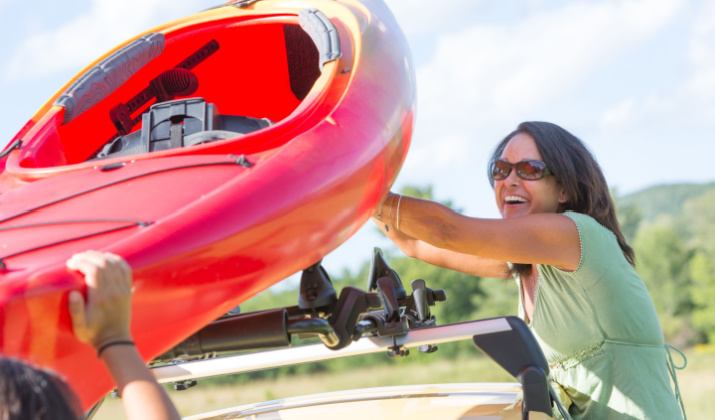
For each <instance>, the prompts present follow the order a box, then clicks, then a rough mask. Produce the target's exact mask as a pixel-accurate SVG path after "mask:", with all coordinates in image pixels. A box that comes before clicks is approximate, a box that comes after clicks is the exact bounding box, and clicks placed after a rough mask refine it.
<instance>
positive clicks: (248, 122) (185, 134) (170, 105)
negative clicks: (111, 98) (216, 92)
mask: <svg viewBox="0 0 715 420" xmlns="http://www.w3.org/2000/svg"><path fill="white" fill-rule="evenodd" d="M272 124H273V122H272V121H270V120H269V119H267V118H252V117H244V116H240V115H221V114H219V112H218V108H217V107H216V105H215V104H212V103H206V100H205V99H204V98H185V99H178V100H174V101H168V102H162V103H157V104H154V105H152V106H151V108H150V109H149V112H146V113H144V114H143V115H142V128H141V130H137V131H135V132H133V133H131V134H128V135H125V136H120V137H118V138H116V139H115V140H114V141H112V142H110V143H108V144H107V145H105V146H104V147H103V148H102V150H101V151H100V152H99V153H98V154H97V156H96V158H95V159H107V158H113V157H120V156H128V155H134V154H139V153H147V152H155V151H160V150H169V149H175V148H179V147H189V146H195V145H199V144H203V143H208V142H212V141H216V140H224V139H230V138H235V137H238V136H242V135H244V134H248V133H251V132H254V131H257V130H260V129H262V128H266V127H269V126H270V125H272ZM90 160H94V159H90Z"/></svg>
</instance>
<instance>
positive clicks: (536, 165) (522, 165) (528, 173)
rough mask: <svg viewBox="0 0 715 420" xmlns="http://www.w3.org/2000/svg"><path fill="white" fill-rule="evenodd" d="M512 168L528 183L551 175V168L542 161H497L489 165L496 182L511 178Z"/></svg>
mask: <svg viewBox="0 0 715 420" xmlns="http://www.w3.org/2000/svg"><path fill="white" fill-rule="evenodd" d="M512 168H516V175H517V176H518V177H519V178H521V179H525V180H527V181H536V180H538V179H541V178H543V177H545V176H546V175H551V171H550V170H549V168H547V167H546V164H545V163H544V162H542V161H540V160H522V161H521V162H516V163H510V162H507V161H504V160H495V161H494V162H492V163H491V164H490V165H489V176H490V177H491V178H492V179H493V180H494V181H501V180H503V179H506V177H508V176H509V174H510V173H511V170H512Z"/></svg>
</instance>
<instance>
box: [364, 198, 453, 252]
mask: <svg viewBox="0 0 715 420" xmlns="http://www.w3.org/2000/svg"><path fill="white" fill-rule="evenodd" d="M380 215H381V216H382V217H381V221H382V222H383V223H384V225H387V226H388V229H385V228H384V227H383V226H380V225H379V224H378V226H380V228H381V229H382V230H383V231H386V230H387V232H386V234H387V236H388V237H389V238H390V239H391V240H392V241H393V242H395V244H396V245H398V247H400V249H402V246H400V243H398V242H404V243H405V245H404V246H406V247H407V246H413V247H414V245H415V242H416V241H420V242H424V243H427V244H430V245H432V246H435V247H437V248H443V249H450V250H453V251H455V249H453V247H451V245H450V244H451V242H452V238H453V237H455V236H456V235H457V233H458V230H459V229H458V225H457V221H456V220H454V219H455V218H457V217H458V216H459V214H458V213H456V212H454V211H453V210H452V209H450V208H449V207H447V206H444V205H442V204H439V203H436V202H433V201H429V200H422V199H419V198H414V197H409V196H402V195H399V194H392V193H390V195H388V196H387V197H386V198H385V200H384V201H383V202H382V205H381V206H380V208H379V209H378V216H380ZM406 238H410V239H411V240H412V241H408V240H407V239H406ZM456 251H458V250H456Z"/></svg>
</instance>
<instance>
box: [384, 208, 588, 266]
mask: <svg viewBox="0 0 715 420" xmlns="http://www.w3.org/2000/svg"><path fill="white" fill-rule="evenodd" d="M390 206H391V207H392V208H390ZM380 207H381V208H378V209H377V210H376V213H380V214H381V215H382V220H383V221H384V222H387V224H388V225H390V230H396V231H399V232H396V233H393V236H391V237H390V239H392V238H393V237H397V235H399V234H401V235H405V236H408V237H412V238H414V239H416V240H419V241H421V242H424V243H426V244H429V245H431V246H432V247H435V248H438V249H442V250H447V251H452V252H455V253H458V254H467V255H469V256H475V257H480V258H483V259H486V260H496V261H503V262H506V261H509V262H513V263H522V264H547V265H552V266H555V267H557V268H560V269H562V270H566V271H573V270H575V269H576V268H578V264H579V261H580V259H581V249H580V240H579V235H578V229H577V228H576V225H575V223H574V222H573V221H572V220H571V219H569V218H568V217H566V216H564V215H562V214H556V213H540V214H529V215H526V216H521V217H514V218H509V219H480V218H473V217H467V216H463V215H461V214H459V213H456V212H454V211H453V210H451V209H450V208H448V207H446V206H443V205H441V204H439V203H435V202H432V201H428V200H421V199H418V198H413V197H408V196H402V198H401V199H400V198H399V196H397V197H396V198H394V199H391V198H390V197H389V196H388V198H387V199H385V200H384V201H383V203H382V205H381V206H380ZM385 214H388V215H391V216H392V217H388V218H387V219H386V218H385V217H384V215H385ZM388 219H389V220H388ZM388 236H389V234H388ZM398 241H399V239H398ZM396 243H397V242H396ZM398 246H399V244H398ZM412 246H413V247H415V246H416V245H414V244H413V245H412ZM446 255H448V254H446ZM420 259H422V258H420ZM504 264H505V263H504ZM437 265H441V266H445V265H444V264H437ZM450 265H453V264H451V263H450ZM450 268H451V267H450Z"/></svg>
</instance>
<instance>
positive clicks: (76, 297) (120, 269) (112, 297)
mask: <svg viewBox="0 0 715 420" xmlns="http://www.w3.org/2000/svg"><path fill="white" fill-rule="evenodd" d="M67 268H68V269H70V270H75V271H79V272H80V273H82V274H83V275H84V277H85V282H86V284H87V301H86V303H85V300H84V297H83V296H82V293H80V292H78V291H72V292H70V295H69V310H70V317H71V318H72V328H73V330H74V334H75V336H77V339H78V340H80V341H82V342H85V343H88V344H90V345H91V346H92V347H94V348H95V349H99V348H102V346H104V345H106V344H108V343H111V342H116V341H130V340H131V334H130V332H129V321H130V318H131V298H132V271H131V268H130V267H129V264H127V262H126V261H125V260H124V259H123V258H121V257H119V256H117V255H114V254H110V253H108V252H98V251H85V252H82V253H79V254H75V255H73V256H72V257H71V258H70V259H69V260H67Z"/></svg>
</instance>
